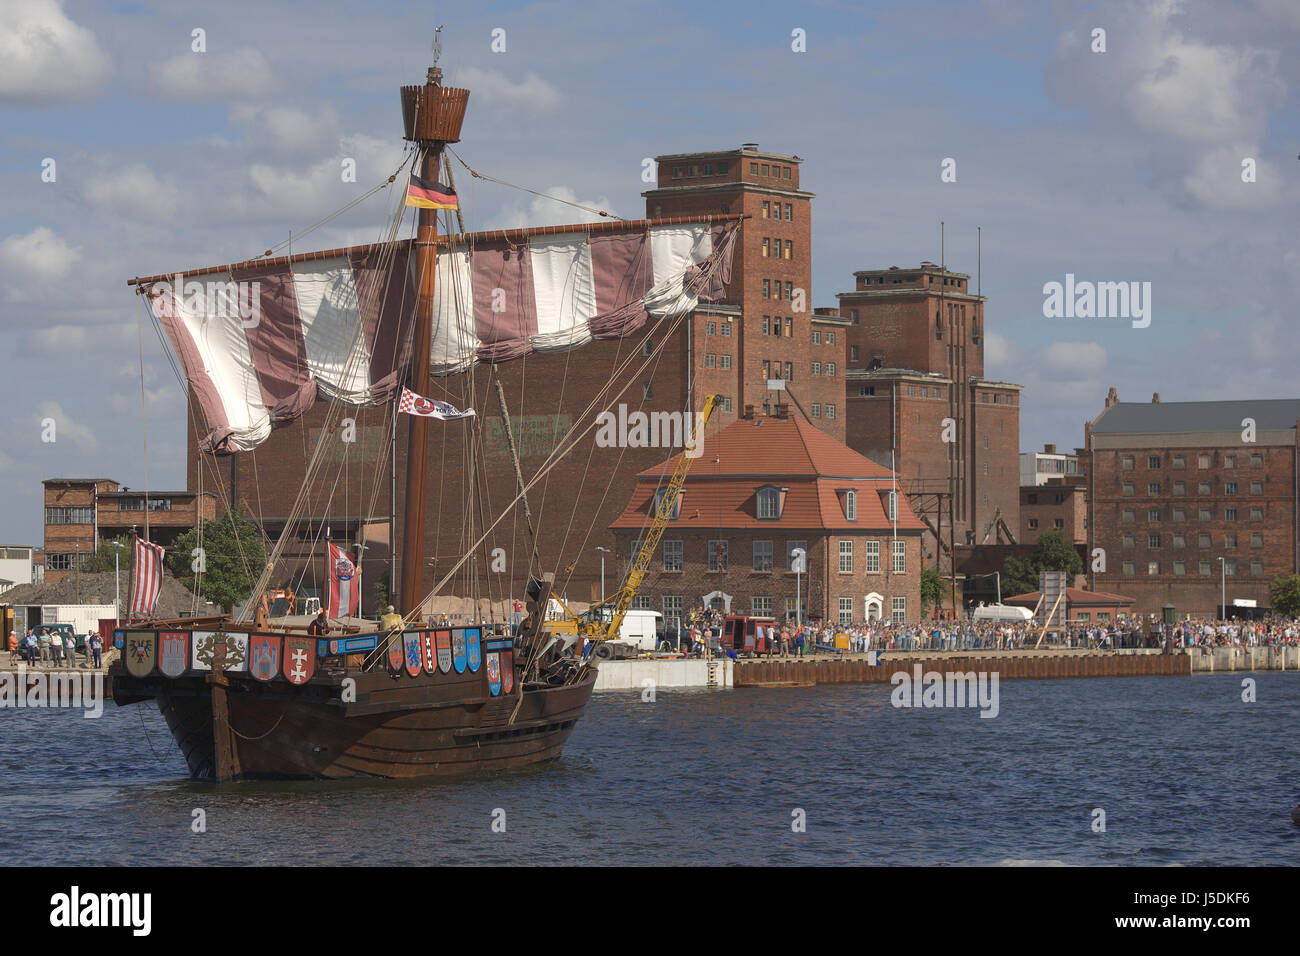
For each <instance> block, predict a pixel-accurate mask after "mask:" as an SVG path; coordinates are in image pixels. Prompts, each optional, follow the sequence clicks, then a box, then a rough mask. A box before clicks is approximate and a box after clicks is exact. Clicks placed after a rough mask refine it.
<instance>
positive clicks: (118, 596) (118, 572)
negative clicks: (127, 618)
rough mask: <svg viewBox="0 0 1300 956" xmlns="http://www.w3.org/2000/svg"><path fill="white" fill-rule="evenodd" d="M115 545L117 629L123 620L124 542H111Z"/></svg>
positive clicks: (114, 593) (114, 611)
mask: <svg viewBox="0 0 1300 956" xmlns="http://www.w3.org/2000/svg"><path fill="white" fill-rule="evenodd" d="M110 543H111V544H112V545H113V626H114V627H116V626H117V624H118V622H119V621H121V620H122V577H121V566H120V559H121V557H122V542H121V541H113V542H110Z"/></svg>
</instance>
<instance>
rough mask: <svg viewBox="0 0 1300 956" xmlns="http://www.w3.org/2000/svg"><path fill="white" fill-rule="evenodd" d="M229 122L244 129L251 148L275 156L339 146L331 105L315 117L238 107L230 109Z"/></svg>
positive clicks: (276, 109)
mask: <svg viewBox="0 0 1300 956" xmlns="http://www.w3.org/2000/svg"><path fill="white" fill-rule="evenodd" d="M230 120H231V122H232V123H235V124H237V125H239V126H241V127H243V129H244V139H245V141H246V142H247V143H248V145H249V146H250V147H251V148H259V147H260V148H264V149H265V150H266V151H267V152H270V153H273V154H283V155H293V154H302V153H309V152H312V151H317V152H320V151H323V150H327V149H333V148H335V147H336V146H337V144H338V136H339V118H338V114H337V113H336V112H335V111H334V109H333V107H331V106H329V105H326V106H323V107H322V108H321V110H320V112H319V113H317V114H316V115H312V114H311V113H308V112H306V111H305V110H300V109H295V108H293V107H290V106H259V105H253V104H250V103H238V104H236V105H235V106H233V107H231V109H230Z"/></svg>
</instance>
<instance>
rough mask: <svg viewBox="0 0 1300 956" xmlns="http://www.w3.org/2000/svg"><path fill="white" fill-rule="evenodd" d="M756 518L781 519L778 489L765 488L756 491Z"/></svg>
mask: <svg viewBox="0 0 1300 956" xmlns="http://www.w3.org/2000/svg"><path fill="white" fill-rule="evenodd" d="M758 516H759V517H760V518H779V517H781V489H780V488H772V487H767V488H760V489H758Z"/></svg>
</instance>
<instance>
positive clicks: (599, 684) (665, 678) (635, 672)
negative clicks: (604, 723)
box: [595, 658, 735, 692]
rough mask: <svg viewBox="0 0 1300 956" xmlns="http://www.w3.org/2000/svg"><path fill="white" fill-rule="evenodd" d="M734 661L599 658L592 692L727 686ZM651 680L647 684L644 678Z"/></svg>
mask: <svg viewBox="0 0 1300 956" xmlns="http://www.w3.org/2000/svg"><path fill="white" fill-rule="evenodd" d="M734 670H735V664H734V663H733V662H732V661H730V660H726V659H723V660H712V661H704V660H693V659H686V658H681V659H677V660H632V661H602V662H601V665H600V667H599V668H597V670H596V687H595V691H596V692H599V691H602V690H642V689H644V688H645V687H655V688H683V687H719V688H721V687H730V686H732V674H733V672H734ZM647 680H649V681H653V683H652V684H646V683H645V681H647Z"/></svg>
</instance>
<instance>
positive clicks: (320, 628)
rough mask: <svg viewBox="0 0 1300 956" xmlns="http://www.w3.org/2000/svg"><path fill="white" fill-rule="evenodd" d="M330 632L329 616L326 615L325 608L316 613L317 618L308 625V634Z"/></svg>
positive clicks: (313, 635)
mask: <svg viewBox="0 0 1300 956" xmlns="http://www.w3.org/2000/svg"><path fill="white" fill-rule="evenodd" d="M329 632H330V622H329V618H328V617H326V616H325V610H324V608H322V609H321V612H320V613H319V614H317V615H316V620H314V621H312V622H311V624H309V625H308V626H307V634H308V635H309V636H311V637H319V636H320V635H322V634H328V633H329Z"/></svg>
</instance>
